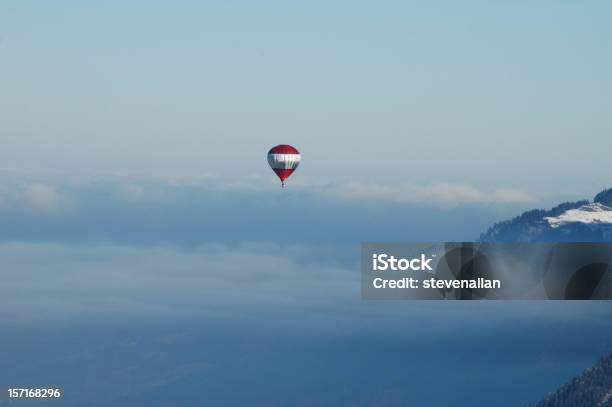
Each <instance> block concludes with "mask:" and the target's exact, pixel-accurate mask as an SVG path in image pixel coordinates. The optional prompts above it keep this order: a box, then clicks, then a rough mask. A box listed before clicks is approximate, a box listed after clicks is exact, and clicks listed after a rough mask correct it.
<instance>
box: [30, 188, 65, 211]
mask: <svg viewBox="0 0 612 407" xmlns="http://www.w3.org/2000/svg"><path fill="white" fill-rule="evenodd" d="M23 198H24V200H25V203H26V204H27V205H28V206H29V207H30V208H32V209H36V210H43V211H57V210H60V209H63V208H65V207H66V206H67V205H69V204H70V200H69V199H68V198H67V197H65V196H63V195H62V194H60V193H59V192H58V191H57V190H56V189H55V187H53V186H49V185H44V184H29V185H27V186H26V187H25V190H24V191H23Z"/></svg>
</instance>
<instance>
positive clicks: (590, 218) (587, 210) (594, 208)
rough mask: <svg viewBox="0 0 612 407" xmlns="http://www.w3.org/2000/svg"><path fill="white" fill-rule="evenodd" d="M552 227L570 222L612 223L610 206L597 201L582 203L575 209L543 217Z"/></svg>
mask: <svg viewBox="0 0 612 407" xmlns="http://www.w3.org/2000/svg"><path fill="white" fill-rule="evenodd" d="M544 219H545V220H547V221H548V224H549V225H550V226H551V227H553V228H558V227H560V226H563V225H567V224H570V223H575V222H578V223H585V224H604V223H607V224H612V208H610V207H608V206H606V205H603V204H600V203H598V202H595V203H591V204H588V205H582V206H581V207H579V208H576V209H570V210H567V211H565V212H563V213H562V214H561V215H559V216H547V217H544Z"/></svg>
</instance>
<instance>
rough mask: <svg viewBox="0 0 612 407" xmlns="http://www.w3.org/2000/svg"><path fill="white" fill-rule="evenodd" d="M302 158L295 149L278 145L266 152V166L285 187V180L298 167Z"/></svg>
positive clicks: (286, 145) (285, 145)
mask: <svg viewBox="0 0 612 407" xmlns="http://www.w3.org/2000/svg"><path fill="white" fill-rule="evenodd" d="M301 159H302V156H301V155H300V152H299V151H298V150H297V148H295V147H293V146H290V145H288V144H279V145H277V146H275V147H272V148H271V149H270V151H268V164H270V167H271V168H272V171H274V172H275V173H276V175H277V176H278V178H280V180H281V184H282V185H283V186H285V180H286V179H287V178H289V176H290V175H291V174H293V171H295V169H296V168H297V167H298V165H300V160H301Z"/></svg>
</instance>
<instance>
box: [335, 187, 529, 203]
mask: <svg viewBox="0 0 612 407" xmlns="http://www.w3.org/2000/svg"><path fill="white" fill-rule="evenodd" d="M325 192H326V193H327V194H328V195H331V196H336V197H340V198H347V199H348V198H363V199H376V200H383V201H394V202H400V203H431V204H443V205H462V204H479V203H533V202H536V199H535V198H534V197H532V196H531V195H530V194H529V193H527V192H524V191H520V190H517V189H510V188H499V189H494V190H492V191H484V190H480V189H478V188H476V187H474V186H472V185H469V184H452V183H447V182H442V183H437V184H431V185H413V184H394V185H382V184H364V183H347V184H345V185H338V186H333V187H328V188H326V189H325Z"/></svg>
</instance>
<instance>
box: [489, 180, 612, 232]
mask: <svg viewBox="0 0 612 407" xmlns="http://www.w3.org/2000/svg"><path fill="white" fill-rule="evenodd" d="M480 240H481V241H485V242H538V241H544V242H555V241H558V242H602V241H605V242H612V189H607V190H604V191H602V192H600V193H599V194H597V195H596V196H595V199H594V200H593V202H589V201H587V200H584V201H578V202H565V203H562V204H561V205H558V206H556V207H554V208H552V209H549V210H544V209H534V210H531V211H527V212H525V213H523V214H522V215H520V216H517V217H516V218H514V219H511V220H507V221H503V222H499V223H497V224H495V225H493V226H492V227H490V228H489V229H488V230H487V231H486V232H485V233H483V234H482V235H481V236H480Z"/></svg>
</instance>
